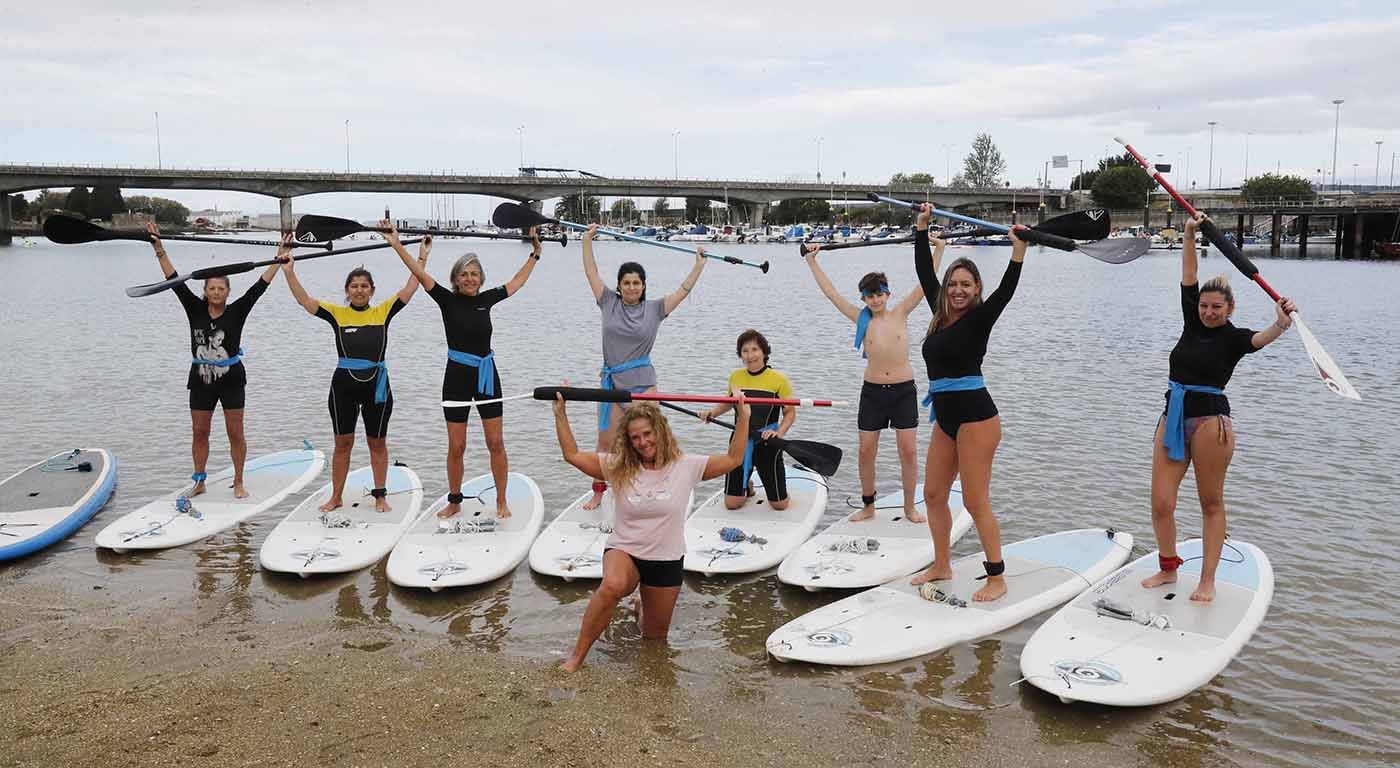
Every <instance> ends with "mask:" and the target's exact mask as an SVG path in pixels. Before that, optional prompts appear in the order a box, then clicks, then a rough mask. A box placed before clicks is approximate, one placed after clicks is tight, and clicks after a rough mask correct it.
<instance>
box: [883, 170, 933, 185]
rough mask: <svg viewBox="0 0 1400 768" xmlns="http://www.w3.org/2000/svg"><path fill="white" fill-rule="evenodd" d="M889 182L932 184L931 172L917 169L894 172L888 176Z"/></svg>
mask: <svg viewBox="0 0 1400 768" xmlns="http://www.w3.org/2000/svg"><path fill="white" fill-rule="evenodd" d="M890 183H891V184H932V183H933V174H931V173H925V172H923V171H917V172H915V173H896V174H895V175H893V176H891V177H890Z"/></svg>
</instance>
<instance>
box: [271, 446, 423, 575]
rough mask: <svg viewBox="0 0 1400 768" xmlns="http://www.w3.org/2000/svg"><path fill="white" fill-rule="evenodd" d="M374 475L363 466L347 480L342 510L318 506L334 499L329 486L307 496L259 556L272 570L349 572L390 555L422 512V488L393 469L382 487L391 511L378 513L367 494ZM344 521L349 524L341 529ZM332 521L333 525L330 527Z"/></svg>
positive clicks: (401, 470) (413, 478)
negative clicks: (324, 511) (323, 509)
mask: <svg viewBox="0 0 1400 768" xmlns="http://www.w3.org/2000/svg"><path fill="white" fill-rule="evenodd" d="M373 487H374V473H373V472H372V471H371V470H370V468H369V467H361V468H359V469H357V470H355V471H353V472H351V473H350V474H349V475H348V476H347V477H346V478H345V491H344V493H343V495H342V497H341V498H342V500H343V501H344V502H345V504H344V505H343V506H341V507H340V509H337V510H335V511H333V512H331V513H330V514H329V515H326V516H323V515H322V514H321V511H320V509H319V508H320V506H321V505H322V504H324V503H326V501H327V500H328V499H330V497H331V484H330V483H326V484H325V485H324V486H322V487H321V489H320V490H318V491H316V492H315V493H313V494H311V495H310V496H308V497H307V498H306V499H305V500H303V501H302V502H301V503H300V504H298V505H297V508H296V509H294V510H292V513H291V514H290V515H287V517H286V518H285V519H283V520H282V522H280V523H278V524H277V527H276V528H273V529H272V532H271V533H269V534H268V536H267V540H266V541H264V542H263V545H262V549H261V550H260V551H259V553H258V560H259V561H260V562H261V563H262V567H264V568H266V569H267V570H269V571H281V572H283V573H295V574H297V575H299V576H301V577H302V578H305V577H307V576H310V575H312V574H317V573H348V572H350V571H357V570H359V569H361V568H367V567H369V566H371V565H374V564H375V563H377V562H379V560H380V558H382V557H384V556H385V555H387V554H389V552H390V551H391V550H392V549H393V548H394V545H395V544H396V543H398V540H399V538H400V537H402V536H403V534H404V532H405V531H407V530H408V526H409V525H411V524H412V523H413V521H414V520H416V519H417V518H418V514H419V513H420V512H421V511H422V510H423V485H422V483H420V482H419V481H418V475H416V474H414V472H413V470H411V469H409V468H408V467H405V466H401V465H397V464H394V465H390V467H389V473H388V477H387V478H386V480H385V483H384V487H385V488H386V489H387V490H388V492H389V496H388V499H389V506H390V508H391V511H389V512H385V513H382V514H381V513H379V512H376V511H374V499H373V498H372V497H371V496H370V495H369V491H370V489H371V488H373ZM340 522H345V523H348V525H338V523H340ZM328 523H330V524H329V525H328Z"/></svg>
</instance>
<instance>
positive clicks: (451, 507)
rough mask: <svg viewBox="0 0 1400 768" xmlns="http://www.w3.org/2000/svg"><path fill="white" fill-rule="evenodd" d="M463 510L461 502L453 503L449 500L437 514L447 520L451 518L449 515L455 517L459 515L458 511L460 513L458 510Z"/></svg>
mask: <svg viewBox="0 0 1400 768" xmlns="http://www.w3.org/2000/svg"><path fill="white" fill-rule="evenodd" d="M461 511H462V505H461V504H453V503H452V502H448V503H447V506H445V507H443V508H442V509H439V510H438V513H437V516H438V517H440V518H442V519H444V520H446V519H447V518H449V517H455V516H456V515H457V513H458V512H461Z"/></svg>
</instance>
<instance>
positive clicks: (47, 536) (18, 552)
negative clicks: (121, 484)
mask: <svg viewBox="0 0 1400 768" xmlns="http://www.w3.org/2000/svg"><path fill="white" fill-rule="evenodd" d="M58 455H59V456H63V455H67V454H66V453H64V454H58ZM54 458H57V456H55V457H54ZM78 458H81V456H79V457H78ZM107 461H109V462H111V471H110V472H108V473H107V477H106V479H104V480H103V481H102V484H101V485H99V486H98V487H97V491H96V492H95V493H93V494H92V496H91V497H90V498H89V499H88V500H87V503H85V504H83V505H82V506H81V507H78V508H77V509H75V510H73V512H72V513H71V514H69V515H68V516H67V517H65V518H63V520H61V521H59V522H58V523H56V524H55V525H54V526H53V527H52V528H50V529H48V530H47V531H44V532H43V533H41V534H39V535H38V536H35V537H33V538H29V539H25V540H24V541H21V542H19V543H17V544H14V545H12V546H9V547H3V548H0V560H11V559H14V558H16V557H24V556H25V555H29V554H33V553H34V552H38V551H39V550H41V549H43V548H45V547H48V546H51V545H53V544H57V543H58V542H60V541H62V540H64V539H66V538H68V537H69V536H72V535H73V534H74V533H75V532H76V531H77V530H78V529H79V528H82V527H83V526H84V525H85V524H86V523H87V521H89V520H91V519H92V517H93V515H96V514H97V512H98V510H100V509H102V507H103V506H104V505H106V504H107V499H109V498H111V496H112V490H113V489H115V488H116V487H117V457H116V456H113V455H112V454H111V453H108V454H107Z"/></svg>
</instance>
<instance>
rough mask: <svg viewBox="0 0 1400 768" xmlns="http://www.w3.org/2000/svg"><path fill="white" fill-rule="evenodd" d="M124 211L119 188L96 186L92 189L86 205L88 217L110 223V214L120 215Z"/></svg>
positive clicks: (124, 207) (124, 206)
mask: <svg viewBox="0 0 1400 768" xmlns="http://www.w3.org/2000/svg"><path fill="white" fill-rule="evenodd" d="M125 210H126V202H125V201H123V200H122V191H121V188H120V187H118V186H117V185H115V184H98V185H97V186H95V187H93V188H92V196H91V199H90V201H89V205H88V216H90V217H91V218H94V219H102V220H104V221H110V220H111V219H112V214H114V213H121V212H123V211H125Z"/></svg>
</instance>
